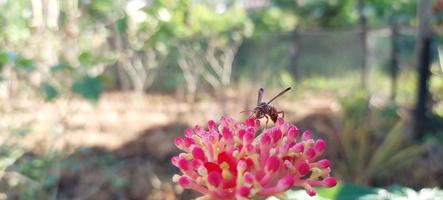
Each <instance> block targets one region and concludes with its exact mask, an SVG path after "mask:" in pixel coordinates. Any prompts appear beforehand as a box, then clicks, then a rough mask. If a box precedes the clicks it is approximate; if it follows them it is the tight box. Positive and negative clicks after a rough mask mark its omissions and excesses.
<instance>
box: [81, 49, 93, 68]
mask: <svg viewBox="0 0 443 200" xmlns="http://www.w3.org/2000/svg"><path fill="white" fill-rule="evenodd" d="M78 61H79V62H80V64H81V65H83V66H84V67H90V66H92V62H93V59H92V55H91V54H90V53H89V52H82V53H81V54H80V55H79V56H78Z"/></svg>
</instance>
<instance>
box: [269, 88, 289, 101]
mask: <svg viewBox="0 0 443 200" xmlns="http://www.w3.org/2000/svg"><path fill="white" fill-rule="evenodd" d="M290 89H291V87H288V88H286V89H285V90H283V91H281V92H280V93H278V94H277V95H275V97H274V98H272V99H271V100H269V101H268V104H270V103H271V102H272V101H274V100H275V99H276V98H277V97H279V96H281V95H282V94H284V93H285V92H287V91H289V90H290Z"/></svg>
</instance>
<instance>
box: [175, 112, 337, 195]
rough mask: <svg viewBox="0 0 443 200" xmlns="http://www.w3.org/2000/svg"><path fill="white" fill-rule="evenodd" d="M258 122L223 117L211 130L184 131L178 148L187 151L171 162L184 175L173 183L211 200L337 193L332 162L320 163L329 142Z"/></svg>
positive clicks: (211, 124) (281, 123)
mask: <svg viewBox="0 0 443 200" xmlns="http://www.w3.org/2000/svg"><path fill="white" fill-rule="evenodd" d="M259 128H260V122H259V120H255V119H252V118H251V119H247V120H246V121H245V122H243V123H237V122H234V120H233V119H232V118H226V117H222V118H221V120H220V125H219V126H217V125H216V123H215V122H214V121H209V122H208V130H204V129H203V128H202V127H200V126H198V125H197V126H195V127H194V128H193V129H186V130H185V137H184V138H177V139H176V140H175V145H176V146H177V147H178V148H180V149H181V150H183V151H184V152H185V153H181V154H179V155H178V156H175V157H173V158H172V164H173V165H175V166H176V167H178V168H179V169H180V171H181V172H182V173H183V175H177V174H176V175H174V177H173V181H174V182H176V183H178V184H179V185H180V186H182V187H183V188H189V189H193V190H195V191H197V192H200V193H202V194H204V195H205V196H203V197H204V198H208V199H250V198H255V197H266V196H271V195H279V194H281V193H282V192H285V191H286V190H288V189H290V188H291V187H294V186H298V187H303V188H305V190H306V192H307V193H308V194H309V195H311V196H313V195H315V189H314V188H313V187H317V186H320V187H333V186H335V185H336V184H337V181H336V179H335V178H333V177H330V176H329V173H330V171H331V169H330V167H329V166H330V161H329V160H326V159H322V160H318V157H319V156H320V155H321V154H322V153H323V151H324V150H325V148H326V142H325V141H324V140H321V139H318V140H314V139H312V138H311V132H309V131H305V132H303V134H302V136H301V139H297V136H298V135H299V129H298V128H297V127H295V126H293V125H290V124H288V123H286V122H285V121H284V120H283V119H282V118H279V119H278V120H277V122H276V123H275V124H274V126H273V127H271V128H268V129H265V130H263V132H262V133H261V134H259V135H258V136H256V132H257V131H258V129H259Z"/></svg>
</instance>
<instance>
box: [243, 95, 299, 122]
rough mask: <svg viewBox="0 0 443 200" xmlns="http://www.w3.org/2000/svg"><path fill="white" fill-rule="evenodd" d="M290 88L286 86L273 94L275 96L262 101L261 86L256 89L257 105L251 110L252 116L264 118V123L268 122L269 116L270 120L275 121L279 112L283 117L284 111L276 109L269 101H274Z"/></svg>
mask: <svg viewBox="0 0 443 200" xmlns="http://www.w3.org/2000/svg"><path fill="white" fill-rule="evenodd" d="M290 89H291V87H288V88H286V89H285V90H283V91H281V92H280V93H278V94H277V95H275V97H274V98H272V99H271V100H269V101H268V102H262V98H263V92H264V90H263V88H260V89H259V90H258V97H257V107H255V108H254V109H253V110H252V117H254V118H255V119H261V118H266V124H268V121H269V118H271V120H272V122H274V123H275V122H276V121H277V118H278V115H279V114H282V117H283V118H284V117H285V113H284V112H283V111H277V109H276V108H275V107H273V106H271V103H272V101H274V100H275V99H277V98H278V97H279V96H281V95H283V94H284V93H286V92H287V91H289V90H290ZM243 112H245V111H243Z"/></svg>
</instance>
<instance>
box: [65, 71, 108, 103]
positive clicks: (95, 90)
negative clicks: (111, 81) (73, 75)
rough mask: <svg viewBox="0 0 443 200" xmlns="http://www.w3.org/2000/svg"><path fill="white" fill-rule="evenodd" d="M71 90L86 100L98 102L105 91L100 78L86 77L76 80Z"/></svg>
mask: <svg viewBox="0 0 443 200" xmlns="http://www.w3.org/2000/svg"><path fill="white" fill-rule="evenodd" d="M71 90H72V91H73V92H74V93H77V94H79V95H80V96H82V97H83V98H85V99H88V100H98V98H99V97H100V95H101V93H102V90H103V86H102V81H101V79H100V77H91V76H88V75H86V76H84V77H81V78H80V79H78V80H75V81H74V84H73V85H72V87H71Z"/></svg>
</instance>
